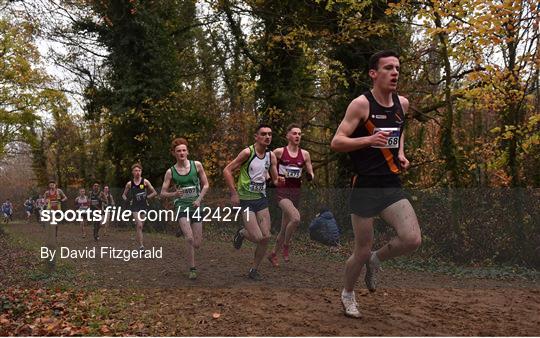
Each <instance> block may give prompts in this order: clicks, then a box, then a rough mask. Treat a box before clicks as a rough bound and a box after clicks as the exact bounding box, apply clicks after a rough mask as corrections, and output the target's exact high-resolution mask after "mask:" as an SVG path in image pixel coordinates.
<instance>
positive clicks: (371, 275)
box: [364, 252, 381, 292]
mask: <svg viewBox="0 0 540 338" xmlns="http://www.w3.org/2000/svg"><path fill="white" fill-rule="evenodd" d="M374 254H375V253H374V252H372V253H371V256H370V257H369V259H368V261H367V262H366V277H365V278H364V282H365V283H366V287H367V288H368V290H369V292H375V290H377V272H379V270H380V269H381V267H380V264H377V263H376V262H375V261H374V260H373V255H374Z"/></svg>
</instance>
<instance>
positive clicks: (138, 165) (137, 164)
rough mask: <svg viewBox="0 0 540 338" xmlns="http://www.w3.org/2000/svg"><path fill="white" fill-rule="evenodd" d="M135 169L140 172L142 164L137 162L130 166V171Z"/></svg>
mask: <svg viewBox="0 0 540 338" xmlns="http://www.w3.org/2000/svg"><path fill="white" fill-rule="evenodd" d="M135 168H139V169H141V170H142V164H140V163H139V162H137V163H134V164H133V165H132V166H131V170H133V169H135Z"/></svg>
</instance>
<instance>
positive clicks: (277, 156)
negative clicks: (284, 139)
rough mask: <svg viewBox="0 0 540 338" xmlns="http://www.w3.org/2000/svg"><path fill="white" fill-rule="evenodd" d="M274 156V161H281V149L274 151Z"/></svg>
mask: <svg viewBox="0 0 540 338" xmlns="http://www.w3.org/2000/svg"><path fill="white" fill-rule="evenodd" d="M274 155H276V159H277V160H278V161H279V160H281V156H282V155H283V147H281V148H276V149H274Z"/></svg>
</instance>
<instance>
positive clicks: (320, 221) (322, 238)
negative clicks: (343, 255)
mask: <svg viewBox="0 0 540 338" xmlns="http://www.w3.org/2000/svg"><path fill="white" fill-rule="evenodd" d="M339 235H340V231H339V227H338V225H337V222H336V219H335V218H334V215H333V214H332V212H330V211H329V210H327V209H323V210H321V212H320V213H319V214H317V216H316V217H315V219H313V221H311V224H310V225H309V237H310V238H311V239H312V240H314V241H317V242H320V243H322V244H325V245H332V246H336V245H338V244H339Z"/></svg>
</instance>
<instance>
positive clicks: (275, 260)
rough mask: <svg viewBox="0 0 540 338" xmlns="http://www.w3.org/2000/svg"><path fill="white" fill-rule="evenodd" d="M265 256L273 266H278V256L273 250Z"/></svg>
mask: <svg viewBox="0 0 540 338" xmlns="http://www.w3.org/2000/svg"><path fill="white" fill-rule="evenodd" d="M267 258H268V260H269V261H270V264H272V266H273V267H274V268H277V267H278V266H279V258H278V256H277V255H276V253H275V252H272V253H271V254H269V255H268V257H267Z"/></svg>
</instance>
